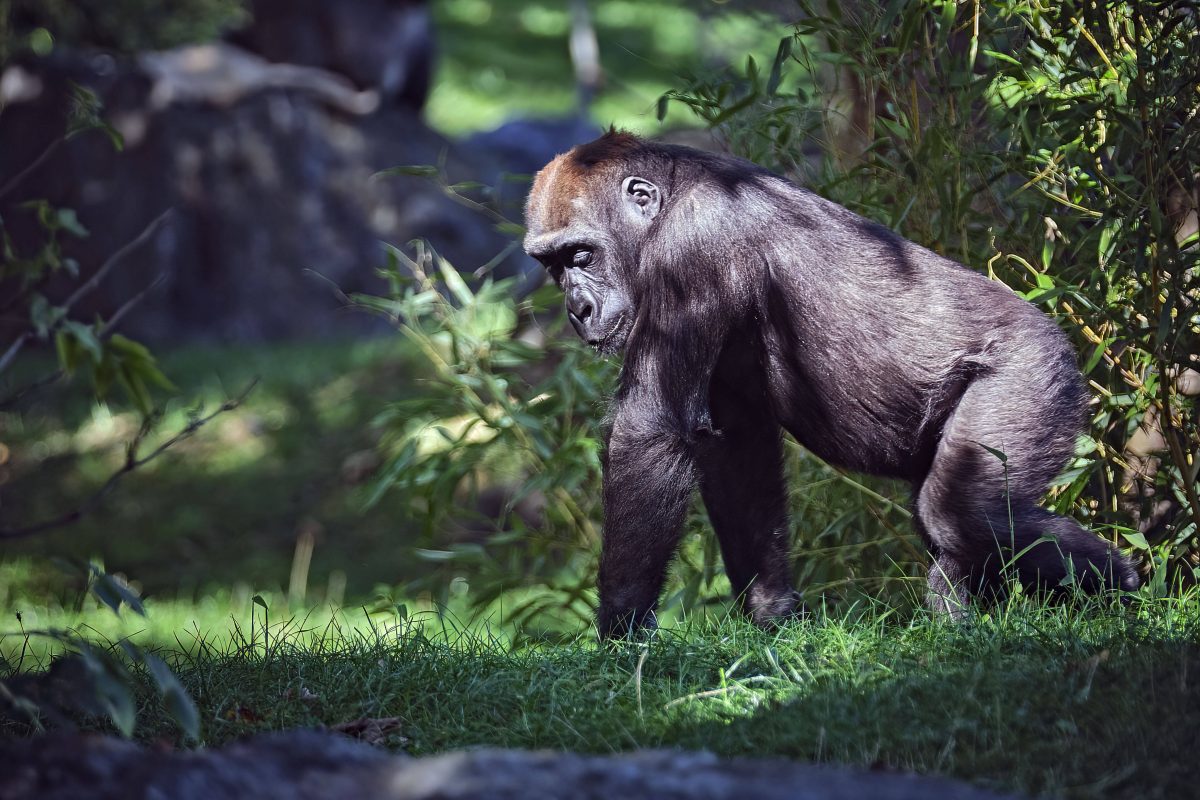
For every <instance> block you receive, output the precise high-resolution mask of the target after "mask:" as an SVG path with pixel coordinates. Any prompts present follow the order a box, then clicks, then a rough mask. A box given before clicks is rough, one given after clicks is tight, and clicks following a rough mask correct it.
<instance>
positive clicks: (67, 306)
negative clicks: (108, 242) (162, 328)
mask: <svg viewBox="0 0 1200 800" xmlns="http://www.w3.org/2000/svg"><path fill="white" fill-rule="evenodd" d="M173 213H174V209H172V208H168V209H167V210H166V211H164V212H163V213H161V214H159V215H158V216H157V217H155V219H154V221H153V222H151V223H150V224H149V225H147V226H146V227H145V228H144V229H143V230H142V232H141V233H139V234H138V235H137V236H136V237H135V238H134V239H133V240H131V241H129V242H126V243H125V245H124V246H123V247H121V248H120V249H119V250H117V251H116V252H115V253H113V254H112V255H111V256H109V257H108V258H107V259H106V260H105V262H104V263H103V264H101V265H100V269H98V270H96V272H95V274H93V275H92V276H91V277H90V278H88V279H87V280H86V281H84V282H83V283H82V284H80V285H79V287H77V288H76V289H75V291H74V292H72V293H71V296H70V297H68V298H67V300H66V302H65V303H63V304H62V306H60V307H59V310H60V311H61V319H65V318H66V315H67V312H68V311H70V310H71V306H73V305H75V304H76V303H78V302H79V301H80V299H82V298H83V296H84V295H86V294H87V293H88V292H91V291H92V290H94V289H95V288H96V287H97V286H99V285H100V282H101V281H103V280H104V279H105V277H107V276H108V273H110V272H112V270H113V268H114V267H115V266H116V265H117V264H119V263H121V261H123V260H124V259H125V257H126V256H127V255H129V254H130V253H131V252H133V251H134V250H136V249H138V248H139V247H141V246H142V245H143V244H145V243H146V241H148V240H149V239H150V237H152V236H153V235H154V234H155V233H156V232H157V231H158V229H159V228H160V227H161V226H162V225H163V223H165V222H166V221H167V219H168V218H170V216H171V215H172V214H173ZM161 277H162V276H161V275H160V276H159V278H161ZM157 285H158V279H156V280H155V282H154V283H153V284H151V285H150V286H149V287H147V288H146V289H144V290H143V291H142V292H141V293H139V294H138V295H136V296H135V297H134V298H133V299H132V300H130V301H129V302H127V303H125V305H123V306H121V308H120V309H118V310H117V314H116V315H114V319H113V320H112V321H110V322H109V325H108V326H106V329H110V328H111V326H112V324H113V323H114V322H115V321H116V320H117V319H119V318H120V317H121V316H124V315H125V314H126V313H127V312H128V311H129V309H130V308H131V307H132V306H133V305H136V304H137V302H138V301H140V300H141V299H142V297H144V296H145V294H146V293H147V292H149V291H150V289H153V288H154V287H155V286H157ZM58 324H59V323H56V324H55V325H54V326H53V328H52V330H53V329H55V328H57V327H58ZM33 337H34V334H33V331H24V332H23V333H21V335H19V336H18V337H17V338H16V339H14V340H13V342H12V344H10V345H9V346H8V349H7V350H5V351H4V355H3V356H0V373H3V372H4V370H6V369H8V367H9V365H10V364H11V363H12V361H13V359H15V358H16V357H17V353H19V352H21V348H23V347H24V346H25V345H26V344H28V343H29V341H30V340H31V339H32V338H33ZM23 393H24V392H21V394H23Z"/></svg>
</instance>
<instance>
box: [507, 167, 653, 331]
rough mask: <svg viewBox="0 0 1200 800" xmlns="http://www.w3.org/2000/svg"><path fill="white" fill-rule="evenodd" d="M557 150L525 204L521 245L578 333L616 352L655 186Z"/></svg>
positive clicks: (630, 311) (629, 314)
mask: <svg viewBox="0 0 1200 800" xmlns="http://www.w3.org/2000/svg"><path fill="white" fill-rule="evenodd" d="M565 158H567V157H566V156H559V158H557V159H555V160H554V161H552V162H551V163H550V165H549V166H547V167H546V168H545V169H544V170H542V171H541V172H540V173H538V176H537V179H536V180H535V181H534V186H533V191H532V192H531V193H530V196H529V204H528V207H527V210H526V223H527V228H528V232H527V234H526V236H525V252H527V253H529V255H530V256H532V257H534V258H536V259H537V260H538V261H540V262H541V263H542V265H543V266H545V267H546V269H547V270H548V271H549V273H550V277H551V278H553V279H554V282H555V284H556V285H557V286H558V288H560V289H562V291H563V296H564V298H565V300H566V306H567V317H568V318H569V319H570V320H571V325H572V326H573V327H574V328H575V332H576V333H578V334H579V338H581V339H583V340H584V341H585V342H587V343H588V344H590V345H591V346H593V347H595V348H596V349H597V350H599V351H600V352H601V353H605V354H614V353H619V352H621V351H622V350H623V349H624V348H625V345H626V343H627V342H628V340H629V334H630V332H631V331H632V330H633V324H634V320H635V317H636V312H637V306H636V304H635V302H634V299H633V292H632V291H631V289H632V285H633V277H634V275H635V274H636V270H637V254H638V252H639V251H640V249H641V244H642V242H643V240H644V239H645V238H646V234H647V232H648V230H649V227H650V223H651V222H652V221H653V219H654V217H655V216H656V215H657V214H658V211H659V209H660V208H661V205H662V199H661V194H660V192H659V190H658V187H657V186H655V185H654V184H653V183H651V182H650V181H648V180H646V179H644V178H639V177H637V176H625V177H621V176H619V175H618V176H613V175H612V174H611V173H610V174H608V175H597V176H592V175H585V174H580V173H579V172H578V171H576V170H573V169H572V168H571V165H570V164H564V163H563V159H565Z"/></svg>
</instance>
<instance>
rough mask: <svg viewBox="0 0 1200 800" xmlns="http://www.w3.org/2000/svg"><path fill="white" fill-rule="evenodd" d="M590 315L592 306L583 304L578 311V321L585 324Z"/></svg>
mask: <svg viewBox="0 0 1200 800" xmlns="http://www.w3.org/2000/svg"><path fill="white" fill-rule="evenodd" d="M591 315H592V304H591V303H584V304H583V308H581V309H579V319H580V321H584V322H586V321H587V318H588V317H590V316H591Z"/></svg>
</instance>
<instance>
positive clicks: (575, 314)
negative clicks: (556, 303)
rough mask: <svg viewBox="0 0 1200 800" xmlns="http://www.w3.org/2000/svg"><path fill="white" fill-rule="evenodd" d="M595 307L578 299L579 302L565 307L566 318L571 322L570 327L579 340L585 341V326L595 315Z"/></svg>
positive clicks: (582, 299) (585, 300)
mask: <svg viewBox="0 0 1200 800" xmlns="http://www.w3.org/2000/svg"><path fill="white" fill-rule="evenodd" d="M595 310H596V309H595V307H594V306H593V305H592V302H591V301H590V300H587V299H585V298H580V299H579V302H577V303H571V304H570V305H569V306H567V318H568V319H570V320H571V327H573V328H574V329H575V332H576V333H577V334H579V338H580V339H583V340H584V341H587V338H588V337H587V324H588V321H589V320H590V319H591V318H592V315H593V314H594V313H595Z"/></svg>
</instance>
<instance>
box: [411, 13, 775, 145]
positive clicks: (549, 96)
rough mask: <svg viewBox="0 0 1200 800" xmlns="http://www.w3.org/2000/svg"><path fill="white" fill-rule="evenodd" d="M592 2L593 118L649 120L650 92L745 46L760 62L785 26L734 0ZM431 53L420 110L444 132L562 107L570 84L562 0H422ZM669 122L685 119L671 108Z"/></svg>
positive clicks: (644, 127)
mask: <svg viewBox="0 0 1200 800" xmlns="http://www.w3.org/2000/svg"><path fill="white" fill-rule="evenodd" d="M589 5H590V7H591V9H592V15H593V22H594V25H595V28H596V38H597V42H598V44H599V49H600V63H601V67H602V68H603V70H604V81H605V83H604V87H603V90H602V91H601V92H600V94H599V96H598V97H597V98H596V101H595V103H594V105H593V107H592V108H591V118H592V120H593V121H594V122H595V123H596V124H597V125H602V126H608V125H610V124H615V125H617V126H618V127H621V128H627V129H629V130H634V131H637V132H641V133H651V132H654V131H656V130H659V128H660V124H659V122H658V120H657V118H656V117H655V107H656V104H657V102H658V98H659V97H660V96H661V95H662V94H663V93H664V92H666V91H667V90H668V89H677V88H679V87H680V86H681V85H682V84H684V83H685V76H688V75H691V74H697V73H703V72H706V71H711V70H717V69H721V68H723V67H725V66H726V65H727V64H729V63H730V62H734V63H735V64H737V65H738V66H740V65H741V64H742V62H744V61H745V58H746V56H747V55H748V54H752V55H754V56H755V58H756V59H758V61H759V63H766V64H768V65H769V64H770V62H771V59H772V58H773V57H774V55H775V50H776V48H777V47H778V45H779V40H780V38H782V37H784V36H787V35H788V34H789V32H790V29H789V28H788V27H787V26H786V25H784V24H783V23H782V22H781V21H780V20H779V19H778V18H774V17H770V16H768V15H765V14H762V13H761V12H753V11H747V10H745V9H739V8H738V7H737V5H736V4H707V3H684V2H671V1H670V0H653V1H652V2H643V1H642V0H601V1H600V2H592V3H590V4H589ZM432 9H433V13H434V19H435V25H436V30H437V47H438V52H439V60H438V64H437V71H436V74H435V77H434V86H433V91H432V93H431V95H430V98H429V104H428V106H427V108H426V112H425V113H426V118H427V119H428V120H429V122H430V123H431V124H432V125H433V126H434V127H436V128H438V129H440V130H442V131H445V132H446V133H451V134H461V133H468V132H471V131H477V130H484V129H489V128H493V127H495V126H497V125H499V124H501V123H503V122H505V121H506V120H507V119H509V118H511V117H516V116H565V115H567V114H570V113H572V112H573V111H574V109H575V106H576V90H575V83H574V76H573V72H572V69H571V61H570V55H569V53H568V49H567V37H568V33H569V30H570V10H569V4H568V3H566V2H564V1H563V0H551V1H548V2H516V0H444V2H438V3H434V4H432ZM670 122H671V123H672V125H674V126H676V127H677V126H679V125H681V124H686V123H688V122H690V120H689V119H688V117H687V115H685V114H683V113H679V112H677V113H675V114H673V115H672V116H671V118H670Z"/></svg>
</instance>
